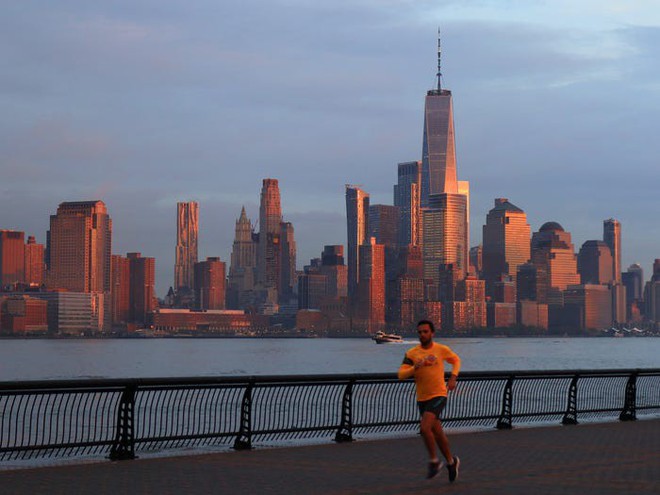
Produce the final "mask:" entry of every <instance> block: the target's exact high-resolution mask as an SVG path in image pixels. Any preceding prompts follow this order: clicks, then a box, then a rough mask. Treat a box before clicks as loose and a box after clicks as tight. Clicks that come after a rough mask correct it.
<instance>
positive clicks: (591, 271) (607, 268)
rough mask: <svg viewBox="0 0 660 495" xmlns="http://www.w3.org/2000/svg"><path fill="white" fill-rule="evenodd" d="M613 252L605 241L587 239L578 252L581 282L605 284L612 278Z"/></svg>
mask: <svg viewBox="0 0 660 495" xmlns="http://www.w3.org/2000/svg"><path fill="white" fill-rule="evenodd" d="M613 266H614V264H613V263H612V253H611V251H610V248H609V247H608V245H607V244H605V243H604V242H603V241H598V240H595V241H586V242H585V243H584V244H582V247H581V248H580V252H579V253H578V272H579V273H580V283H581V284H583V285H584V284H595V285H603V284H609V283H610V282H611V281H612V280H613V277H612V268H613Z"/></svg>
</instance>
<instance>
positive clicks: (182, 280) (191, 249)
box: [174, 201, 199, 291]
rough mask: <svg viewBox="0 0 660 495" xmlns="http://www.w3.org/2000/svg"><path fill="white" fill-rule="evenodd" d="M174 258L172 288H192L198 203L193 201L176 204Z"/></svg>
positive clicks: (195, 260) (197, 230) (197, 231)
mask: <svg viewBox="0 0 660 495" xmlns="http://www.w3.org/2000/svg"><path fill="white" fill-rule="evenodd" d="M176 220H177V221H176V259H175V264H174V288H175V289H176V290H177V291H179V290H180V289H187V290H192V289H193V287H194V286H195V282H194V278H195V263H197V240H198V236H199V204H198V203H197V202H195V201H189V202H185V203H177V204H176Z"/></svg>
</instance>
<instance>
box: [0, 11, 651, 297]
mask: <svg viewBox="0 0 660 495" xmlns="http://www.w3.org/2000/svg"><path fill="white" fill-rule="evenodd" d="M553 5H554V7H553V8H556V12H557V14H556V15H555V14H553V15H549V14H548V11H549V9H551V7H549V6H548V5H545V4H544V5H540V6H539V5H536V4H534V6H530V5H529V2H516V1H512V2H508V3H504V4H502V2H490V1H475V2H456V1H447V2H441V3H438V2H431V1H428V2H412V1H404V0H402V1H395V0H392V1H388V2H377V1H374V0H372V1H358V2H354V1H348V0H346V1H340V2H334V3H332V4H322V3H321V4H319V2H313V1H293V0H288V1H275V2H258V1H252V2H248V3H236V2H215V1H210V0H208V1H198V2H194V3H193V4H186V5H184V4H177V3H163V2H157V1H155V0H148V1H147V0H145V1H133V2H113V3H110V4H107V3H106V4H101V3H94V2H87V1H84V0H65V1H63V2H58V3H57V4H43V2H32V1H29V0H25V1H22V2H18V3H14V4H11V5H8V6H7V7H6V8H5V9H4V11H3V14H4V15H3V16H2V18H0V69H2V72H3V75H4V77H3V78H2V79H1V80H0V105H2V107H3V117H4V118H3V120H2V122H0V149H2V153H1V154H0V177H1V178H2V179H1V180H0V211H2V215H1V216H0V228H19V229H24V230H26V231H30V232H31V233H36V234H37V237H38V238H43V237H44V234H43V233H44V232H45V230H46V229H47V223H48V215H50V214H52V213H54V211H55V209H56V207H57V204H59V203H60V202H62V201H68V200H79V199H96V198H99V197H100V198H101V199H103V200H104V201H106V203H107V204H108V208H109V211H110V214H111V216H112V217H113V221H114V227H115V237H114V246H115V247H116V248H117V250H116V252H121V253H123V252H127V251H141V252H143V254H144V255H146V256H155V257H156V258H157V267H158V290H159V294H160V293H164V290H166V289H167V287H168V286H169V284H170V280H171V279H172V277H173V276H172V267H173V263H174V261H173V257H174V243H175V239H174V237H175V235H176V234H175V229H176V225H175V211H176V210H175V209H176V201H179V200H188V199H197V200H198V201H200V211H201V215H202V218H201V226H202V227H201V228H202V232H201V233H200V255H201V256H206V255H220V257H221V258H222V259H227V258H228V256H229V253H230V250H231V242H232V240H233V229H234V221H235V219H236V217H237V216H238V214H239V212H240V208H241V206H242V205H243V204H245V205H246V206H247V207H248V210H249V211H248V213H249V214H250V215H251V217H252V218H253V220H256V216H257V213H258V201H259V191H260V187H261V179H262V178H265V177H274V178H278V179H279V180H280V188H281V192H282V205H283V212H284V216H285V219H287V220H290V221H292V222H294V227H295V229H296V237H297V242H298V248H299V256H298V258H299V261H300V263H299V265H300V266H302V264H304V263H306V262H307V260H308V259H309V258H310V257H315V256H318V253H320V251H321V250H322V248H323V245H324V244H337V243H343V242H345V230H346V229H345V223H344V218H343V216H344V208H345V206H344V184H345V183H347V182H350V183H359V184H362V185H363V187H364V188H365V189H366V190H367V191H368V192H370V193H371V198H372V202H374V203H391V201H392V184H393V183H394V182H395V181H396V164H397V163H398V162H401V161H408V160H416V159H419V158H420V155H421V147H422V142H421V141H422V121H423V115H422V111H423V102H424V95H425V91H426V90H427V89H429V88H430V87H432V86H433V85H434V74H435V57H436V53H435V50H436V40H435V36H436V27H437V26H438V25H440V26H441V27H442V32H443V74H444V84H445V85H446V86H447V87H448V88H450V89H452V91H453V94H454V110H455V122H456V131H457V146H458V160H459V162H458V173H459V177H460V178H461V179H467V180H470V181H471V185H472V195H471V199H472V208H471V211H472V215H473V218H472V222H471V224H472V230H473V241H474V243H476V242H478V240H479V238H480V237H481V235H480V231H481V224H483V221H484V219H485V215H486V212H487V211H488V210H489V209H490V208H491V207H492V200H493V198H495V197H500V196H506V197H509V198H511V200H512V201H513V202H514V203H515V204H517V205H518V206H520V207H521V208H523V209H525V210H526V211H528V214H529V218H530V223H531V224H533V225H535V226H539V225H540V224H541V223H543V221H547V220H557V221H559V222H560V223H562V224H564V223H567V228H570V229H571V231H572V232H573V233H574V237H575V238H581V237H582V236H583V234H582V232H595V233H596V234H584V235H590V236H591V235H597V234H598V232H599V231H600V229H601V228H602V219H603V218H607V217H609V216H615V217H620V220H621V221H622V222H623V223H624V232H625V236H626V237H625V239H624V264H625V263H626V262H627V260H626V259H625V257H626V256H628V254H627V253H630V256H631V262H632V260H634V261H643V260H645V259H646V260H650V259H652V258H653V257H655V256H657V253H656V252H655V251H654V250H657V238H658V237H657V236H656V237H655V240H654V238H653V236H652V235H650V234H649V232H651V234H654V233H657V231H656V230H653V229H654V228H655V227H654V225H655V224H656V223H657V222H656V221H655V218H654V216H653V215H654V212H655V210H657V205H658V200H657V198H656V195H653V194H652V185H653V184H656V183H657V180H658V172H657V170H658V163H657V159H656V157H657V156H660V149H659V146H660V144H658V141H657V139H656V137H655V134H654V132H655V131H654V129H655V127H656V126H655V121H656V120H657V118H656V116H657V112H658V110H660V109H659V108H658V107H659V105H660V99H659V98H658V90H659V89H660V86H659V85H658V82H657V81H658V80H660V78H659V77H658V76H660V74H659V69H658V67H657V63H656V58H657V57H656V51H657V50H656V47H657V46H658V42H660V31H659V29H658V27H657V26H653V25H652V22H653V19H654V15H653V14H652V13H650V14H649V15H648V16H647V17H648V22H647V23H645V25H644V26H640V25H638V24H639V23H635V22H633V21H637V20H639V18H640V17H642V16H641V14H640V13H643V12H644V9H645V7H644V4H643V2H635V3H634V4H632V8H633V10H631V11H630V12H626V13H625V15H624V14H621V16H622V17H621V21H620V22H613V21H610V20H608V19H607V16H605V15H601V14H600V13H596V14H593V15H592V14H591V13H589V15H587V14H586V12H587V9H585V8H583V7H582V6H581V5H577V6H571V5H569V3H568V2H563V1H562V2H557V3H553ZM615 7H616V5H615V4H612V3H609V4H606V5H605V6H604V7H603V8H604V9H610V12H612V10H611V9H613V8H615ZM596 10H598V9H596ZM646 10H649V9H648V8H646ZM651 10H652V9H651ZM598 12H600V10H599V11H598ZM491 14H493V15H491ZM541 14H543V15H541ZM16 205H20V208H17V207H16ZM567 219H568V220H567ZM573 220H575V223H574V225H573V226H572V225H570V224H571V222H573ZM578 220H579V221H578ZM202 247H203V248H202Z"/></svg>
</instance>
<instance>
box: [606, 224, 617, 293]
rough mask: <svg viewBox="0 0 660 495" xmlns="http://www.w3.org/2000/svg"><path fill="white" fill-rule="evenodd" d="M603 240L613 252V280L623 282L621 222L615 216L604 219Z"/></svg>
mask: <svg viewBox="0 0 660 495" xmlns="http://www.w3.org/2000/svg"><path fill="white" fill-rule="evenodd" d="M603 241H605V244H607V245H608V246H609V247H610V251H611V252H612V281H613V282H616V283H617V284H620V283H621V223H620V222H619V221H618V220H615V219H614V218H610V219H608V220H604V221H603Z"/></svg>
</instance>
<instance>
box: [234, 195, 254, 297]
mask: <svg viewBox="0 0 660 495" xmlns="http://www.w3.org/2000/svg"><path fill="white" fill-rule="evenodd" d="M256 237H257V235H256V234H255V233H254V231H253V229H252V222H250V220H249V219H248V217H247V215H246V214H245V207H243V208H242V209H241V216H240V217H239V219H238V220H236V230H235V234H234V244H233V247H232V251H231V266H230V268H229V280H228V287H227V305H228V307H229V308H230V309H239V308H240V307H241V303H240V301H241V294H244V293H246V292H247V291H251V290H253V289H254V284H255V275H256V274H255V271H256V266H257V241H256Z"/></svg>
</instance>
